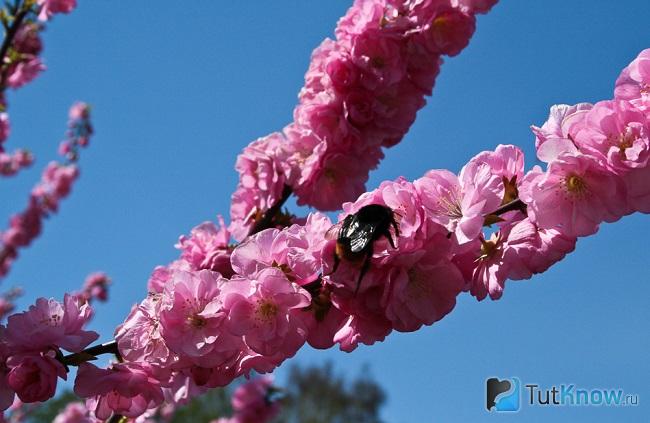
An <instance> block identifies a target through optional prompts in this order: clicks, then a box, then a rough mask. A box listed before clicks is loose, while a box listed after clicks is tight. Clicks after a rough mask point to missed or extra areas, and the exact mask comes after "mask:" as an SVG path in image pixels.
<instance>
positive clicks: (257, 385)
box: [231, 376, 280, 423]
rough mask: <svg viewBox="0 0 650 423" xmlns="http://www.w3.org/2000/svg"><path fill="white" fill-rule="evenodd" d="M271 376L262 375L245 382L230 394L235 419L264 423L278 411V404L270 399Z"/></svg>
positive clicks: (250, 422) (244, 421)
mask: <svg viewBox="0 0 650 423" xmlns="http://www.w3.org/2000/svg"><path fill="white" fill-rule="evenodd" d="M272 390H273V378H272V377H270V376H262V377H258V378H255V379H252V380H250V381H249V382H246V383H244V384H242V385H240V386H238V387H237V389H235V391H234V392H233V394H232V399H231V402H232V408H233V411H234V417H235V419H236V421H238V422H241V423H264V422H268V421H269V420H271V419H273V418H274V417H275V416H277V415H278V413H279V412H280V405H279V404H278V403H277V402H274V401H270V399H269V394H270V393H271V391H272Z"/></svg>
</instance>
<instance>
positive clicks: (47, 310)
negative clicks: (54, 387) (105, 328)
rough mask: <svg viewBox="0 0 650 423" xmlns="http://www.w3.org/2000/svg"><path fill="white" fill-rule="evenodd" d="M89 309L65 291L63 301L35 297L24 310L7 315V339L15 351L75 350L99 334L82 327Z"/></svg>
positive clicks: (89, 311) (85, 304)
mask: <svg viewBox="0 0 650 423" xmlns="http://www.w3.org/2000/svg"><path fill="white" fill-rule="evenodd" d="M91 316H92V309H91V308H90V306H89V305H88V304H87V303H83V304H79V302H78V299H77V298H76V297H75V296H73V295H69V294H65V297H64V299H63V304H61V303H59V302H57V301H55V300H53V299H50V300H47V299H45V298H39V299H38V300H36V304H35V305H32V306H30V307H29V310H28V311H25V312H22V313H17V314H13V315H11V316H9V319H8V324H7V331H6V336H7V342H8V343H9V345H10V346H11V347H12V348H15V349H17V350H19V351H31V350H41V349H47V348H63V349H66V350H68V351H71V352H79V351H81V350H82V349H84V348H85V347H86V346H87V345H88V344H90V343H91V342H93V341H94V340H96V339H97V338H98V337H99V335H98V334H97V333H96V332H93V331H85V330H83V326H84V325H85V324H86V322H88V320H90V318H91Z"/></svg>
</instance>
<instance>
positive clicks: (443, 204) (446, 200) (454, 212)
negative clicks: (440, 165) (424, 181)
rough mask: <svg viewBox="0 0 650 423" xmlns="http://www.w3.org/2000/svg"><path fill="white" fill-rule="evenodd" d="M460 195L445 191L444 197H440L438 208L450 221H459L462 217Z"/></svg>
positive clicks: (455, 192)
mask: <svg viewBox="0 0 650 423" xmlns="http://www.w3.org/2000/svg"><path fill="white" fill-rule="evenodd" d="M460 204H461V195H460V193H459V192H457V191H456V190H453V191H447V193H446V195H442V196H440V199H439V200H438V207H439V209H440V211H441V212H442V214H443V215H444V216H447V217H449V218H450V219H460V218H462V217H463V210H462V208H461V206H460Z"/></svg>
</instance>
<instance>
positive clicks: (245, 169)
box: [229, 132, 286, 241]
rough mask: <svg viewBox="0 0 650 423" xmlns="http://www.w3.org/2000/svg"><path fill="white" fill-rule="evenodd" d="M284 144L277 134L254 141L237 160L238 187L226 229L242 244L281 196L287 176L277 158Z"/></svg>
mask: <svg viewBox="0 0 650 423" xmlns="http://www.w3.org/2000/svg"><path fill="white" fill-rule="evenodd" d="M284 142H286V140H285V139H284V136H283V135H282V134H281V133H277V132H276V133H273V134H271V135H269V136H267V137H264V138H260V139H258V140H256V141H254V142H253V143H251V144H250V145H249V146H247V147H246V148H245V149H244V151H243V152H242V153H241V154H240V155H239V156H238V157H237V163H236V164H235V169H236V170H237V172H239V184H238V186H237V191H235V193H234V194H233V196H232V203H231V207H230V219H231V225H230V228H229V230H230V232H231V233H232V235H233V237H234V238H235V239H237V240H240V241H241V240H243V239H244V238H245V237H246V236H247V235H248V231H249V230H250V228H251V227H252V226H253V225H254V224H255V222H257V220H258V219H259V218H260V217H261V214H262V213H264V212H265V211H266V210H268V209H269V208H270V207H271V206H273V204H275V203H276V202H277V201H278V200H279V199H280V197H281V196H282V191H283V189H284V185H285V182H286V176H285V174H284V172H283V170H282V166H281V164H280V163H281V162H282V160H281V158H280V155H281V154H282V152H283V151H284V150H283V148H282V144H283V143H284Z"/></svg>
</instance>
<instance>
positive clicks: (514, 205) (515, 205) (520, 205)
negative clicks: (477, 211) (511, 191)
mask: <svg viewBox="0 0 650 423" xmlns="http://www.w3.org/2000/svg"><path fill="white" fill-rule="evenodd" d="M526 208H527V206H526V203H524V202H523V201H521V200H520V199H519V198H517V199H516V200H513V201H511V202H509V203H506V204H504V205H502V206H501V207H499V208H498V209H496V210H495V211H493V212H492V213H490V214H494V215H497V216H500V215H502V214H504V213H507V212H509V211H513V210H519V211H520V212H522V213H526Z"/></svg>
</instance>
